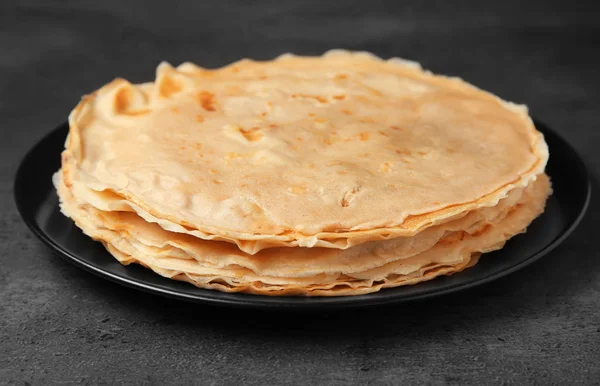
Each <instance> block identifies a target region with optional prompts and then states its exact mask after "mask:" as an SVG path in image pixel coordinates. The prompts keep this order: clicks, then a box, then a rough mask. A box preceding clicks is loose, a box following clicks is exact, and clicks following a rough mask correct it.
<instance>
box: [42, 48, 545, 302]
mask: <svg viewBox="0 0 600 386" xmlns="http://www.w3.org/2000/svg"><path fill="white" fill-rule="evenodd" d="M69 123H70V132H69V136H68V138H67V141H66V149H65V151H64V152H63V155H62V168H61V170H59V172H58V173H56V175H55V177H54V183H55V186H56V188H57V191H58V195H59V197H60V201H61V209H62V211H63V213H64V214H65V215H67V216H69V217H70V218H72V219H73V220H74V221H75V223H76V224H77V226H78V227H79V228H81V229H82V230H83V232H85V233H86V234H87V235H89V236H90V237H92V238H93V239H95V240H98V241H101V242H102V243H103V244H104V245H105V246H106V248H107V249H108V251H109V252H110V253H111V254H112V255H113V256H114V257H115V258H116V259H117V260H119V261H120V262H121V263H122V264H125V265H127V264H130V263H138V264H141V265H143V266H145V267H148V268H150V269H152V270H153V271H155V272H156V273H158V274H160V275H162V276H165V277H168V278H171V279H175V280H184V281H187V282H190V283H192V284H194V285H196V286H198V287H202V288H208V289H216V290H221V291H226V292H247V293H254V294H266V295H314V296H329V295H357V294H365V293H369V292H374V291H378V290H380V289H382V288H387V287H396V286H401V285H406V284H415V283H419V282H422V281H425V280H429V279H432V278H434V277H436V276H439V275H448V274H453V273H456V272H459V271H461V270H463V269H465V268H468V267H470V266H472V265H473V264H475V263H476V262H477V260H478V258H479V256H480V255H481V253H484V252H489V251H492V250H496V249H499V248H501V247H502V246H503V245H504V243H505V242H506V241H507V240H508V239H509V238H511V237H512V236H514V235H516V234H518V233H521V232H523V231H524V230H525V229H526V227H527V226H528V225H529V224H530V223H531V222H532V221H533V220H534V219H535V218H536V217H537V216H538V215H539V214H540V213H542V212H543V210H544V204H545V202H546V199H547V197H548V195H549V194H550V182H549V179H548V177H547V176H546V175H545V174H544V168H545V166H546V162H547V160H548V149H547V146H546V143H545V142H544V139H543V136H542V135H541V134H540V133H539V132H538V131H537V130H536V129H535V127H534V125H533V123H532V121H531V119H530V118H529V116H528V114H527V110H526V108H525V107H524V106H519V105H515V104H511V103H509V102H505V101H503V100H501V99H499V98H498V97H496V96H494V95H492V94H490V93H487V92H484V91H482V90H480V89H477V88H475V87H474V86H472V85H469V84H468V83H465V82H463V81H462V80H460V79H456V78H448V77H443V76H437V75H433V74H431V73H430V72H427V71H423V70H422V69H421V68H420V66H419V65H418V64H416V63H414V62H409V61H406V60H401V59H396V58H394V59H389V60H382V59H380V58H377V57H375V56H373V55H371V54H368V53H364V52H348V51H339V50H336V51H330V52H328V53H326V54H325V55H323V56H320V57H300V56H294V55H283V56H281V57H279V58H277V59H275V60H273V61H265V62H258V61H251V60H242V61H239V62H236V63H233V64H231V65H229V66H226V67H223V68H219V69H205V68H201V67H198V66H195V65H193V64H190V63H184V64H182V65H180V66H179V67H177V68H173V67H171V66H170V65H168V64H166V63H163V64H161V65H160V66H159V67H158V69H157V76H156V80H155V81H154V82H152V83H144V84H138V85H134V84H131V83H129V82H127V81H126V80H123V79H116V80H114V81H113V82H111V83H109V84H107V85H106V86H104V87H102V88H101V89H99V90H98V91H96V92H94V93H93V94H91V95H88V96H86V97H84V98H83V100H82V101H81V103H80V104H79V105H78V106H77V107H76V108H75V109H74V110H73V112H72V113H71V115H70V117H69Z"/></svg>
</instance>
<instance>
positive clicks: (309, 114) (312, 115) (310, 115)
mask: <svg viewBox="0 0 600 386" xmlns="http://www.w3.org/2000/svg"><path fill="white" fill-rule="evenodd" d="M316 115H317V114H315V113H308V116H309V117H314V116H316Z"/></svg>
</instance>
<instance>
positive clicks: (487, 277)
mask: <svg viewBox="0 0 600 386" xmlns="http://www.w3.org/2000/svg"><path fill="white" fill-rule="evenodd" d="M536 126H537V128H538V129H539V130H540V131H541V132H542V133H544V135H545V137H546V141H547V143H548V146H549V148H550V154H551V156H550V161H549V163H548V168H547V172H548V174H549V175H550V176H551V178H552V183H553V189H554V194H553V195H552V196H551V198H550V199H549V201H548V203H547V206H546V211H545V212H544V214H543V215H542V216H541V217H539V218H538V219H537V220H535V221H534V222H533V224H531V226H530V227H529V229H528V231H527V233H525V234H521V235H518V236H516V237H514V238H513V239H511V240H510V241H509V242H508V243H506V246H505V247H504V248H503V249H501V250H499V251H496V252H493V253H489V254H486V255H484V256H483V257H482V258H481V259H480V261H479V263H478V264H477V265H475V266H474V267H472V268H469V269H467V270H465V271H463V272H461V273H458V274H456V275H453V276H445V277H440V278H437V279H434V280H432V281H428V282H425V283H421V284H418V285H414V286H405V287H399V288H391V289H385V290H382V291H380V292H377V293H373V294H368V295H361V296H350V297H313V298H302V297H268V296H257V295H245V294H227V293H222V292H218V291H209V290H204V289H199V288H196V287H194V286H192V285H191V284H188V283H183V282H177V281H173V280H169V279H165V278H163V277H161V276H159V275H158V274H155V273H154V272H152V271H151V270H149V269H146V268H142V267H140V266H137V265H135V264H132V265H130V266H128V267H124V266H122V265H121V264H120V263H118V262H117V260H115V259H114V258H113V257H112V256H111V255H110V254H109V253H108V252H107V251H106V250H105V249H104V247H103V246H102V245H101V244H100V243H97V242H94V241H92V240H91V239H90V238H89V237H87V236H85V235H84V234H83V233H82V232H81V231H80V230H79V228H77V227H76V226H75V225H74V224H73V223H72V222H71V220H69V219H68V218H66V217H65V216H63V215H62V214H61V213H60V211H59V209H58V199H57V197H56V193H55V191H54V187H53V186H52V181H51V177H52V174H53V173H54V172H55V171H57V170H58V168H59V167H60V153H61V151H62V149H63V146H64V142H65V137H66V135H67V131H68V126H67V124H63V125H61V126H60V127H58V128H56V129H55V130H54V131H52V132H51V133H50V134H48V135H47V136H46V137H45V138H44V139H42V140H41V141H40V142H39V143H38V144H37V145H35V147H34V148H33V149H31V150H30V151H29V153H28V154H27V155H26V156H25V158H24V159H23V162H22V163H21V166H20V167H19V170H18V172H17V176H16V180H15V187H14V194H15V201H16V204H17V208H18V209H19V212H20V213H21V216H22V217H23V219H24V220H25V223H26V224H27V225H28V226H29V228H30V229H31V230H32V231H33V233H35V234H36V236H38V237H39V238H40V239H41V240H42V241H43V242H45V243H46V244H48V245H49V246H50V247H51V248H52V249H53V250H54V252H56V253H58V254H59V255H60V256H62V257H64V258H66V259H67V260H69V261H71V262H73V263H74V264H76V265H78V266H80V267H82V268H84V269H86V270H88V271H90V272H92V273H95V274H96V275H99V276H102V277H104V278H107V279H109V280H112V281H114V282H117V283H120V284H124V285H127V286H130V287H134V288H138V289H141V290H144V291H148V292H152V293H155V294H159V295H165V296H170V297H173V298H178V299H183V300H189V301H196V302H201V303H213V304H221V305H231V306H243V307H260V308H281V307H283V308H293V309H301V308H316V307H357V306H369V305H378V304H384V303H392V302H402V301H408V300H415V299H424V298H429V297H433V296H439V295H443V294H448V293H451V292H456V291H459V290H462V289H466V288H470V287H474V286H477V285H480V284H484V283H487V282H490V281H492V280H494V279H497V278H499V277H502V276H505V275H507V274H509V273H511V272H514V271H516V270H518V269H521V268H523V267H525V266H526V265H528V264H531V263H532V262H534V261H536V260H538V259H539V258H540V257H542V256H544V255H545V254H547V253H548V252H550V251H551V250H552V249H553V248H555V247H556V246H557V245H558V244H560V243H561V242H562V241H563V240H564V239H565V238H566V237H567V236H568V235H569V234H570V233H571V232H572V231H573V229H575V227H576V226H577V224H578V223H579V222H580V220H581V218H582V217H583V214H584V213H585V210H586V209H587V206H588V203H589V200H590V194H591V187H590V182H589V178H588V172H587V170H586V168H585V165H584V164H583V162H582V161H581V159H580V158H579V157H578V155H577V153H576V152H575V151H574V150H573V148H572V147H571V146H570V145H569V144H568V143H567V142H565V140H564V139H562V138H561V137H560V136H559V135H558V134H556V133H555V132H554V131H552V130H550V129H549V128H548V127H546V126H545V125H543V124H541V123H539V122H536Z"/></svg>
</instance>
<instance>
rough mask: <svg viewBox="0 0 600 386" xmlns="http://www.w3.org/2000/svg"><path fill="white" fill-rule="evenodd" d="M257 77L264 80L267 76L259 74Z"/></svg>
mask: <svg viewBox="0 0 600 386" xmlns="http://www.w3.org/2000/svg"><path fill="white" fill-rule="evenodd" d="M258 79H260V80H265V79H267V77H266V76H265V75H261V76H259V77H258Z"/></svg>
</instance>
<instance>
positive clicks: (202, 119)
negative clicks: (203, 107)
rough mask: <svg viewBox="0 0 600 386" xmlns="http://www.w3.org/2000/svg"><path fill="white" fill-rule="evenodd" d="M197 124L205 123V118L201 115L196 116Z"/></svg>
mask: <svg viewBox="0 0 600 386" xmlns="http://www.w3.org/2000/svg"><path fill="white" fill-rule="evenodd" d="M196 122H200V123H202V122H204V117H203V116H202V115H200V114H196Z"/></svg>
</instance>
